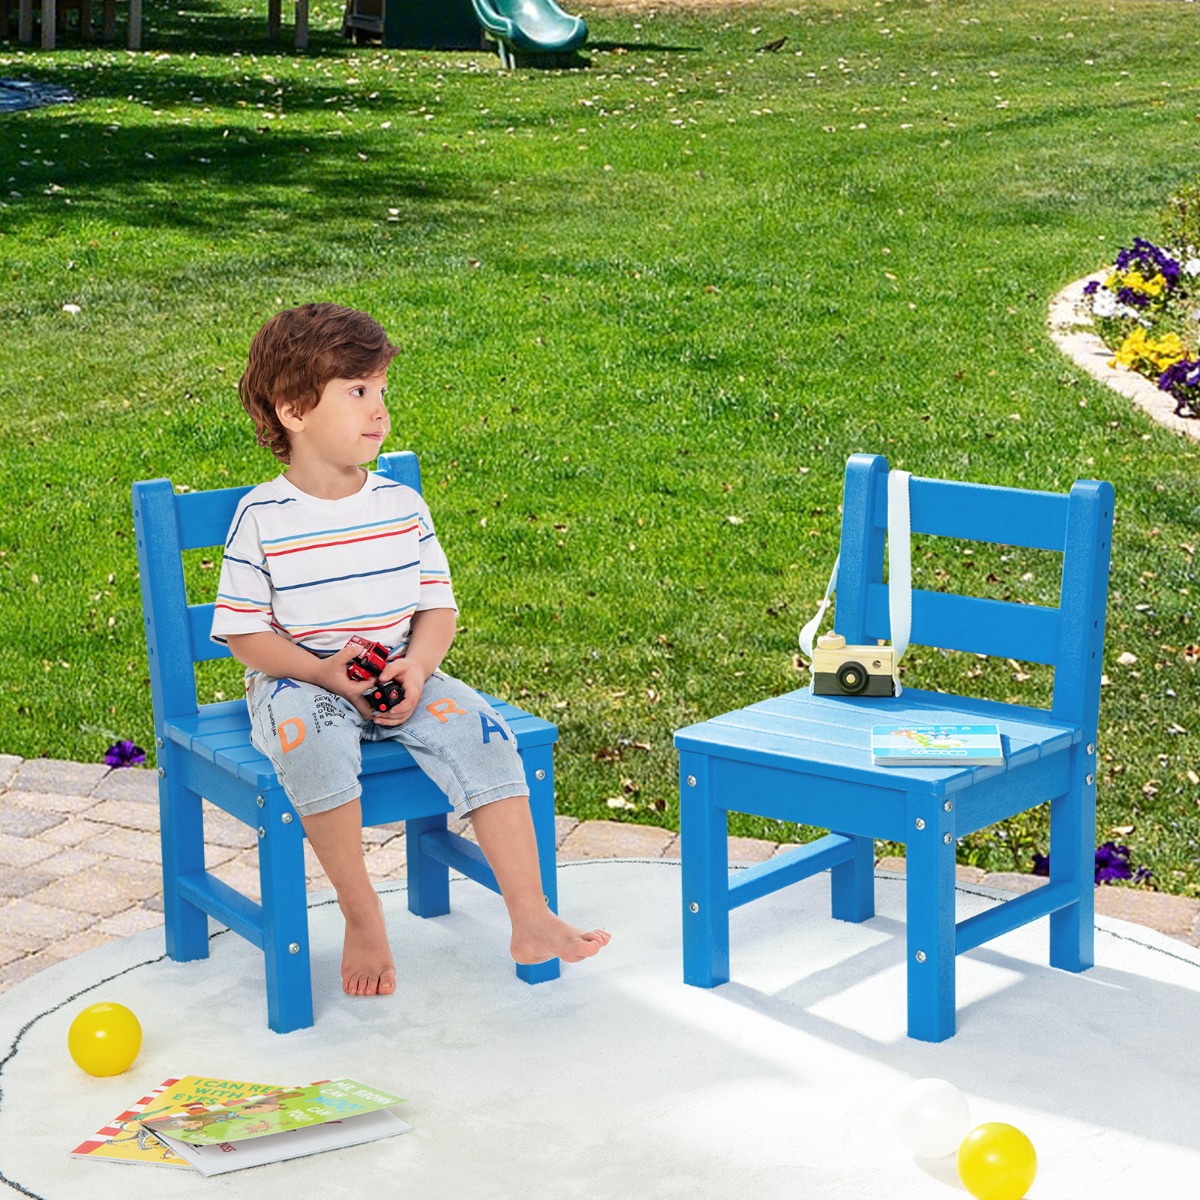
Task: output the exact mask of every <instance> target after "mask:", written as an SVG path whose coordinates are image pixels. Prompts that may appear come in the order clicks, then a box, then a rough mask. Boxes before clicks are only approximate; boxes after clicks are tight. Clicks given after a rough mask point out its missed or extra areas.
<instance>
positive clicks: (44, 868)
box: [38, 847, 110, 887]
mask: <svg viewBox="0 0 1200 1200" xmlns="http://www.w3.org/2000/svg"><path fill="white" fill-rule="evenodd" d="M109 861H110V859H109V858H108V857H107V856H105V855H103V854H93V853H92V852H91V851H90V850H87V849H83V850H79V849H76V848H74V847H70V848H68V849H66V850H60V851H59V852H58V853H57V854H54V855H51V856H50V857H49V858H43V859H42V861H41V862H40V863H38V870H39V873H44V874H46V875H49V876H50V880H51V882H53V883H58V884H60V885H62V886H64V887H65V886H67V885H68V882H69V881H70V880H71V878H72V877H73V876H76V875H79V874H81V873H82V872H84V871H93V870H95V869H96V868H97V867H102V866H104V864H105V863H108V862H109Z"/></svg>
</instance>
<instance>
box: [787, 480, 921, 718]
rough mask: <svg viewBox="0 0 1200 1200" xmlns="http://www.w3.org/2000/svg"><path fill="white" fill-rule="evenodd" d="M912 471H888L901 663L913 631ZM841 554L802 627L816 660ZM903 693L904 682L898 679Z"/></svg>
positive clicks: (806, 648) (891, 589)
mask: <svg viewBox="0 0 1200 1200" xmlns="http://www.w3.org/2000/svg"><path fill="white" fill-rule="evenodd" d="M909 474H910V472H908V471H889V472H888V483H887V488H888V539H887V540H888V622H889V626H890V628H891V632H892V649H893V650H894V651H895V654H896V665H897V666H899V664H900V660H901V658H903V657H904V652H905V651H906V650H907V649H908V639H909V635H910V634H911V632H912V548H911V545H910V524H909V511H908V480H909ZM840 562H841V556H840V555H839V556H838V557H837V558H836V559H834V561H833V570H832V571H831V572H830V575H829V586H828V587H827V588H826V589H825V598H824V599H823V600H822V601H821V604H820V607H819V608H818V609H817V612H816V615H815V616H814V617H813V619H812V620H811V621H809V622H808V623H807V624H806V625H805V626H804V628H803V629H801V630H800V649H801V650H802V651H803V652H804V656H805V657H806V658H808V659H809V660H810V661H811V660H812V652H813V641H814V640H815V638H816V636H817V630H818V629H820V627H821V622H822V621H823V620H824V619H825V612H826V610H827V609H828V608H829V601H830V599H831V598H832V597H833V593H834V592H836V591H837V578H838V563H840ZM896 687H897V692H896V694H897V695H899V694H900V693H899V687H900V681H899V679H897V681H896Z"/></svg>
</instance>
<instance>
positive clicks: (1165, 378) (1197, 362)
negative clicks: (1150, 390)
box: [1158, 358, 1200, 417]
mask: <svg viewBox="0 0 1200 1200" xmlns="http://www.w3.org/2000/svg"><path fill="white" fill-rule="evenodd" d="M1158 386H1159V387H1160V388H1162V390H1163V391H1164V392H1167V393H1168V394H1169V395H1170V396H1171V397H1172V399H1173V400H1174V401H1175V415H1176V416H1177V417H1200V358H1181V359H1180V360H1179V361H1178V362H1177V363H1172V364H1171V365H1170V366H1169V367H1168V368H1167V369H1166V370H1165V371H1164V372H1163V373H1162V374H1161V375H1160V376H1159V377H1158Z"/></svg>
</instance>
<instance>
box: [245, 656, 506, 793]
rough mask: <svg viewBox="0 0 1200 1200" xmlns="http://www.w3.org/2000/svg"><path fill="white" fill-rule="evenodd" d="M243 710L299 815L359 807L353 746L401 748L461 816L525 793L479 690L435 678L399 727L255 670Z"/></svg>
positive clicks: (357, 757)
mask: <svg viewBox="0 0 1200 1200" xmlns="http://www.w3.org/2000/svg"><path fill="white" fill-rule="evenodd" d="M363 690H364V691H366V687H365V685H364V687H363ZM246 702H247V704H248V705H249V707H250V729H251V740H252V741H253V743H254V747H255V749H257V750H258V751H259V752H260V753H262V754H265V755H266V756H267V757H268V758H269V759H270V760H271V762H272V764H273V765H274V767H275V772H276V774H277V775H278V776H279V782H280V783H281V784H283V790H284V791H285V792H286V793H287V797H288V799H289V800H290V801H291V802H292V807H293V808H295V810H296V811H297V812H298V813H299V814H300V816H301V817H308V816H313V815H314V814H316V813H321V812H326V811H327V810H329V809H331V808H337V807H338V806H339V805H342V804H347V803H349V802H350V801H351V800H356V799H358V797H359V796H360V795H361V789H360V788H359V783H358V776H359V772H360V770H361V769H362V751H361V749H360V743H361V742H376V741H386V740H389V739H394V740H396V741H398V742H400V743H401V744H402V745H404V746H405V747H407V749H408V751H409V753H410V754H412V756H413V761H414V762H416V764H417V766H418V767H420V768H421V770H422V771H424V772H425V774H426V775H428V776H429V778H430V779H432V780H433V782H434V783H436V784H437V786H438V787H439V788H441V789H442V791H443V792H445V793H446V798H447V799H448V800H449V801H450V803H451V804H452V805H453V806H454V811H455V813H457V814H458V815H459V816H460V817H461V816H465V815H466V814H467V813H469V812H470V811H471V810H472V809H475V808H481V807H483V805H485V804H490V803H491V802H492V801H494V800H503V799H505V798H506V797H508V796H527V795H529V786H528V784H527V783H526V782H525V768H524V765H523V764H522V762H521V758H520V755H518V754H517V745H516V739H515V738H514V736H513V733H512V730H511V729H509V727H508V726H507V725H506V724H505V722H504V719H503V718H502V717H501V716H500V714H499V713H497V712H496V710H495V709H494V708H492V706H491V705H490V704H488V703H487V702H486V701H485V700H484V699H483V697H482V696H480V695H479V693H478V692H476V691H473V690H472V689H471V688H469V687H467V685H466V684H465V683H462V682H460V681H459V680H457V679H454V678H452V677H451V676H449V675H443V674H442V672H441V671H435V672H434V673H433V674H432V675H430V677H429V679H428V680H427V681H426V683H425V688H424V690H423V692H422V693H421V701H420V703H419V704H418V705H417V707H416V709H415V711H414V712H413V714H412V716H410V717H409V718H408V720H407V721H405V722H404V724H403V725H377V724H375V722H374V721H371V720H368V719H367V718H366V717H363V716H362V715H361V714H360V713H359V712H358V711H357V710H356V709H355V708H354V706H353V705H352V704H351V703H350V702H349V701H348V700H344V699H342V697H341V696H335V695H334V694H333V693H332V692H327V691H325V689H324V688H319V687H316V686H314V685H313V684H311V683H301V682H300V681H298V680H294V679H275V678H273V677H272V676H270V675H263V674H262V673H261V672H258V671H247V672H246Z"/></svg>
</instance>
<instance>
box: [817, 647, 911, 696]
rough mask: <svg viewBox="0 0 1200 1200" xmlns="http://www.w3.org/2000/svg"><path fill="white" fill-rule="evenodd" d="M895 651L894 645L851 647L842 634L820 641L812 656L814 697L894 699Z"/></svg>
mask: <svg viewBox="0 0 1200 1200" xmlns="http://www.w3.org/2000/svg"><path fill="white" fill-rule="evenodd" d="M897 666H898V664H897V663H896V652H895V651H894V650H893V649H892V647H891V646H848V645H846V639H845V638H844V637H842V635H841V634H840V633H826V634H822V635H821V637H819V638H817V644H816V646H815V647H814V648H813V653H812V690H813V695H814V696H894V695H895V694H896V676H897Z"/></svg>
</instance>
